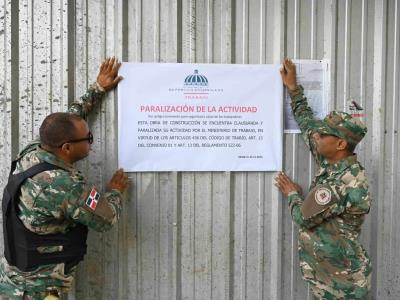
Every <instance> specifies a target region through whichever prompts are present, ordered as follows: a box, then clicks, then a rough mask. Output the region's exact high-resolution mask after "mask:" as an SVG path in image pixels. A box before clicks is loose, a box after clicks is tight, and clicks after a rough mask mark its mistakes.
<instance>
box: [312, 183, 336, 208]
mask: <svg viewBox="0 0 400 300" xmlns="http://www.w3.org/2000/svg"><path fill="white" fill-rule="evenodd" d="M331 199H332V195H331V191H330V190H329V189H327V188H325V187H321V188H319V189H318V190H316V191H315V201H317V203H318V204H319V205H326V204H328V203H329V202H330V201H331Z"/></svg>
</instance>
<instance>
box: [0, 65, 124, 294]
mask: <svg viewBox="0 0 400 300" xmlns="http://www.w3.org/2000/svg"><path fill="white" fill-rule="evenodd" d="M120 65H121V64H120V63H118V61H116V60H115V58H108V59H106V60H105V61H104V62H103V63H102V65H101V67H100V72H99V74H98V76H97V81H96V83H94V84H93V85H92V86H91V87H90V88H89V89H88V91H87V92H86V94H85V95H83V96H82V97H81V98H80V100H79V101H77V102H75V103H73V104H72V105H71V107H70V109H69V112H66V113H53V114H50V115H49V116H47V117H46V118H45V120H44V121H43V123H42V125H41V127H40V140H39V141H33V142H32V143H30V144H29V145H28V146H27V147H25V148H24V149H23V150H22V151H21V152H20V153H19V155H18V157H17V159H16V160H15V161H14V162H13V163H12V168H11V172H10V176H9V180H8V184H7V186H6V188H5V190H4V194H3V202H2V210H3V234H4V258H2V259H1V263H0V294H2V295H7V296H9V297H11V298H12V299H34V300H39V299H40V300H42V299H46V300H49V299H61V297H62V294H63V293H66V292H68V291H69V289H70V288H71V284H72V281H73V278H74V273H75V270H76V266H77V264H78V263H79V262H80V261H82V260H83V257H84V255H85V253H86V238H87V233H88V228H90V229H94V230H96V231H105V230H108V229H110V228H111V227H112V226H113V225H114V224H115V223H116V222H117V221H118V219H119V216H120V212H121V206H122V193H123V192H124V191H125V189H126V188H127V185H128V177H127V176H126V175H125V174H124V172H123V170H122V169H120V170H117V171H116V172H115V173H114V175H113V176H112V178H111V180H110V181H109V183H108V185H107V188H106V190H105V192H104V193H102V192H101V190H100V189H99V188H98V187H96V186H94V185H93V184H91V183H89V182H88V181H87V180H86V179H85V178H84V176H83V175H82V173H81V172H79V171H78V170H77V169H76V168H75V166H74V163H75V162H77V161H79V160H81V159H83V158H84V157H86V156H87V155H88V154H89V151H90V145H91V144H92V142H93V135H92V133H91V132H90V130H89V127H88V124H87V123H86V121H85V119H86V117H87V115H88V113H89V112H90V111H92V110H93V107H94V106H95V105H96V104H97V103H98V102H100V101H101V99H102V98H103V97H104V95H105V93H106V92H107V91H110V90H112V89H113V88H114V87H115V86H117V84H118V82H119V81H120V80H121V79H122V78H121V77H119V76H118V69H119V67H120Z"/></svg>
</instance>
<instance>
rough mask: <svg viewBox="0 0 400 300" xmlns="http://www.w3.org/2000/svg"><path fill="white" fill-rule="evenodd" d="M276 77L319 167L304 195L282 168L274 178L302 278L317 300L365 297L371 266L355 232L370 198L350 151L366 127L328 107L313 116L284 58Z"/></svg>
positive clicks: (291, 67)
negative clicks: (292, 226)
mask: <svg viewBox="0 0 400 300" xmlns="http://www.w3.org/2000/svg"><path fill="white" fill-rule="evenodd" d="M281 76H282V80H283V83H284V85H285V86H286V88H287V89H288V92H289V94H290V96H291V99H292V102H291V105H292V110H293V114H294V117H295V119H296V121H297V123H298V125H299V127H300V130H301V133H302V136H303V138H304V140H305V141H306V144H307V146H308V147H309V148H310V150H311V152H312V154H313V156H314V158H315V160H316V163H317V164H318V167H319V169H318V171H317V173H316V176H315V178H314V180H313V182H312V184H311V187H310V191H309V193H308V194H307V195H306V196H305V197H303V196H302V192H301V188H300V187H299V185H298V184H296V183H294V182H293V181H292V180H291V179H290V178H289V177H288V176H287V175H286V174H284V173H283V172H280V173H279V174H278V176H277V177H276V179H275V180H276V182H275V185H276V186H277V187H278V188H279V190H280V191H281V192H282V194H283V195H284V196H285V197H287V198H288V204H289V211H290V214H291V216H292V219H293V221H294V222H295V223H296V224H297V225H298V226H299V235H298V249H299V259H300V267H301V271H302V274H303V278H304V279H305V280H306V281H307V282H308V283H309V284H310V286H311V289H312V292H313V294H314V297H315V298H316V299H326V300H333V299H367V297H368V294H369V291H370V288H371V272H372V265H371V261H370V258H369V256H368V254H367V253H366V251H365V250H364V248H363V246H362V245H361V243H360V241H359V234H360V231H361V225H362V223H363V222H364V219H365V216H366V214H368V212H369V209H370V196H369V193H368V184H367V179H366V177H365V171H364V168H363V167H362V166H361V164H360V163H359V162H358V161H357V156H356V155H355V154H354V153H353V151H354V149H355V147H356V145H357V144H358V143H359V142H360V141H361V140H362V138H363V137H364V135H365V133H366V132H367V129H366V127H365V126H364V124H363V123H361V121H359V120H357V119H355V118H353V117H352V116H351V115H349V114H347V113H344V112H338V111H332V112H331V113H330V114H329V115H328V116H326V117H325V119H324V120H323V121H319V120H316V119H314V116H313V113H312V111H311V109H310V108H309V107H308V105H307V99H306V97H304V94H303V88H302V87H301V86H298V85H297V81H296V67H295V65H294V64H293V63H292V62H291V61H290V60H288V59H285V61H284V62H283V67H282V69H281Z"/></svg>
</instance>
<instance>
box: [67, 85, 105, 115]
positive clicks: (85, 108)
mask: <svg viewBox="0 0 400 300" xmlns="http://www.w3.org/2000/svg"><path fill="white" fill-rule="evenodd" d="M104 95H105V90H104V89H103V88H102V87H100V85H98V84H97V83H93V84H92V85H91V86H90V87H89V89H88V90H87V91H86V93H85V94H84V95H82V96H81V97H80V98H79V100H77V101H75V102H73V103H72V104H71V106H70V107H69V110H68V111H69V112H70V113H74V114H77V115H79V116H81V117H82V118H83V119H86V118H87V116H88V114H89V113H90V112H91V111H92V110H93V108H94V107H95V106H96V105H97V104H98V103H99V102H100V101H101V99H102V98H103V97H104Z"/></svg>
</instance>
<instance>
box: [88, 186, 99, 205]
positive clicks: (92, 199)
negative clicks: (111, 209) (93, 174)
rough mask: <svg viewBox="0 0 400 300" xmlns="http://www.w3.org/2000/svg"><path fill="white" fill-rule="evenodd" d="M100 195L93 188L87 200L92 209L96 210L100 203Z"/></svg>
mask: <svg viewBox="0 0 400 300" xmlns="http://www.w3.org/2000/svg"><path fill="white" fill-rule="evenodd" d="M99 198H100V194H99V193H98V192H97V191H96V189H95V188H93V189H92V190H91V191H90V194H89V197H88V198H87V199H86V205H87V206H89V207H90V208H91V209H93V210H95V209H96V206H97V202H98V201H99Z"/></svg>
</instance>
